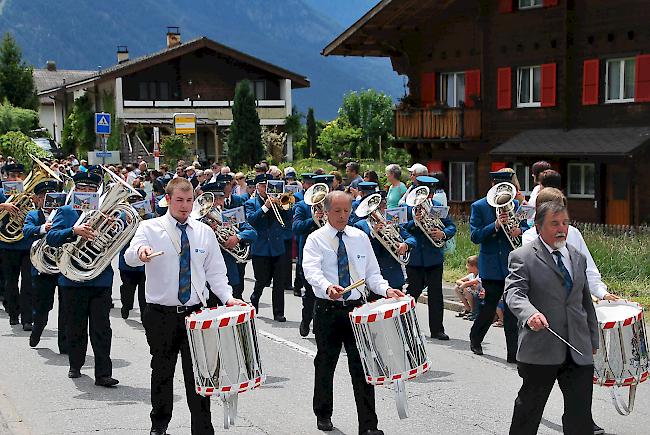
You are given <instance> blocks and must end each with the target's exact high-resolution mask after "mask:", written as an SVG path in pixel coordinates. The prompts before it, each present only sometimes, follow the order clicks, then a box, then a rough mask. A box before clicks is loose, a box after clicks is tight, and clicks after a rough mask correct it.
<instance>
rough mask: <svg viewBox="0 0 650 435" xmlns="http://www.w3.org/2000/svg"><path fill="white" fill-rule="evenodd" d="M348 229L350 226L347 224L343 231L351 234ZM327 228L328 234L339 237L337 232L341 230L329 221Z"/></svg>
mask: <svg viewBox="0 0 650 435" xmlns="http://www.w3.org/2000/svg"><path fill="white" fill-rule="evenodd" d="M347 229H348V226H347V225H346V226H345V228H344V229H343V233H345V235H347V236H349V234H348V233H347ZM325 230H326V232H327V235H328V236H330V237H331V238H332V239H333V238H335V237H337V234H338V232H339V230H337V229H336V228H334V227H333V226H332V225H331V224H330V223H329V222H327V223H326V224H325Z"/></svg>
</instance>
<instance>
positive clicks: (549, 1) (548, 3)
mask: <svg viewBox="0 0 650 435" xmlns="http://www.w3.org/2000/svg"><path fill="white" fill-rule="evenodd" d="M558 3H559V1H558V0H544V7H545V8H550V7H553V6H557V4H558Z"/></svg>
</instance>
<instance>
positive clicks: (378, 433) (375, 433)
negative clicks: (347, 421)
mask: <svg viewBox="0 0 650 435" xmlns="http://www.w3.org/2000/svg"><path fill="white" fill-rule="evenodd" d="M361 435H384V431H383V430H379V429H366V430H364V431H363V432H361Z"/></svg>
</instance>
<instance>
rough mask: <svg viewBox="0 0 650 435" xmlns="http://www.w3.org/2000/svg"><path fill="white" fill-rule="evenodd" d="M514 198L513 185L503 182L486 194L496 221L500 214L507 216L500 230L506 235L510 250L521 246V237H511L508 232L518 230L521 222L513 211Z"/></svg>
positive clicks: (515, 193) (514, 188) (514, 189)
mask: <svg viewBox="0 0 650 435" xmlns="http://www.w3.org/2000/svg"><path fill="white" fill-rule="evenodd" d="M515 196H517V188H516V187H515V185H514V184H512V183H508V182H507V181H504V182H503V183H498V184H495V185H494V186H492V188H490V190H489V191H488V193H487V196H486V198H485V199H486V200H487V203H488V204H490V205H491V206H492V207H494V210H495V213H496V216H497V219H498V218H499V215H500V214H501V213H507V214H508V221H507V222H506V223H505V224H503V223H502V224H501V229H503V233H504V234H505V235H506V237H507V239H508V242H510V246H512V249H517V248H518V247H520V246H521V236H517V237H513V236H511V235H510V232H511V231H512V230H514V229H516V228H519V223H520V222H521V221H522V220H523V219H520V218H519V217H518V216H517V214H516V210H515Z"/></svg>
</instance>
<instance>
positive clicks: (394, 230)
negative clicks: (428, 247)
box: [355, 193, 411, 265]
mask: <svg viewBox="0 0 650 435" xmlns="http://www.w3.org/2000/svg"><path fill="white" fill-rule="evenodd" d="M381 201H382V199H381V195H380V194H379V193H373V194H372V195H368V196H366V197H365V198H364V199H363V201H361V203H360V204H359V206H358V207H357V209H356V210H355V213H356V215H357V216H359V217H360V218H364V217H365V218H366V222H368V227H370V232H371V233H372V235H373V236H374V237H375V238H376V239H377V240H379V243H381V244H382V246H383V247H384V248H386V250H387V251H388V252H389V253H390V255H392V256H393V258H394V259H395V260H397V262H398V263H400V264H403V265H404V264H407V263H408V262H409V258H410V257H411V253H410V252H409V251H407V252H406V253H405V254H403V255H399V254H398V253H397V248H399V245H400V244H402V243H404V239H402V236H401V235H400V233H399V225H395V224H392V223H387V222H386V219H384V216H382V214H381V213H380V212H379V206H380V205H381ZM377 224H382V228H381V230H380V231H379V232H375V228H374V227H375V225H377Z"/></svg>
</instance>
